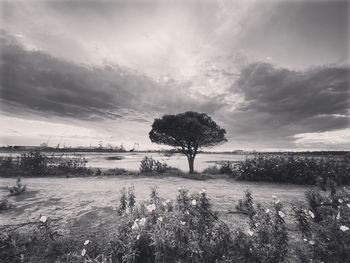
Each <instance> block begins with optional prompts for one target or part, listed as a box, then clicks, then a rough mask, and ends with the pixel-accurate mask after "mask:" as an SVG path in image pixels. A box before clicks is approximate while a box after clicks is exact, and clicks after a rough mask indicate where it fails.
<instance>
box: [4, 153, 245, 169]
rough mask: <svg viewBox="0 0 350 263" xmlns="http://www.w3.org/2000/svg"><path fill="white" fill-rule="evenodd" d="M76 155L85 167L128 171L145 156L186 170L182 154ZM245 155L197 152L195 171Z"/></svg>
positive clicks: (56, 154)
mask: <svg viewBox="0 0 350 263" xmlns="http://www.w3.org/2000/svg"><path fill="white" fill-rule="evenodd" d="M45 154H46V155H48V156H51V155H55V156H61V155H63V156H64V157H67V158H71V157H74V153H72V152H67V153H61V152H60V153H57V152H56V153H45ZM8 155H12V156H18V155H20V153H19V152H11V153H9V152H1V153H0V156H8ZM77 155H79V156H81V157H84V158H86V160H87V161H88V163H87V164H86V166H87V167H92V168H101V169H111V168H116V167H118V168H124V169H126V170H130V171H137V170H139V166H140V162H141V160H142V159H143V158H144V157H145V156H149V157H152V158H153V159H154V160H158V161H160V162H165V163H167V164H168V165H170V166H172V167H176V168H179V169H181V170H183V171H187V170H188V162H187V158H186V156H185V155H183V154H174V155H172V156H170V157H169V156H166V155H164V154H159V153H145V152H125V153H111V152H108V153H101V152H79V153H77ZM245 158H246V156H245V155H238V154H223V153H214V154H209V153H199V154H198V155H197V156H196V159H195V162H194V166H195V170H196V171H199V172H200V171H202V170H203V169H205V168H207V167H208V166H213V165H215V164H218V163H220V162H225V161H230V162H237V161H242V160H245Z"/></svg>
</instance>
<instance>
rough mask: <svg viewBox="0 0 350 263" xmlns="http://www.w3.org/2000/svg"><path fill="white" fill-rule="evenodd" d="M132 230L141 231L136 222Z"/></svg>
mask: <svg viewBox="0 0 350 263" xmlns="http://www.w3.org/2000/svg"><path fill="white" fill-rule="evenodd" d="M131 229H132V230H138V229H139V225H138V224H137V223H136V222H134V224H133V225H132V227H131Z"/></svg>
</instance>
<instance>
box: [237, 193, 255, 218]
mask: <svg viewBox="0 0 350 263" xmlns="http://www.w3.org/2000/svg"><path fill="white" fill-rule="evenodd" d="M244 195H245V198H244V199H241V200H238V204H237V205H236V209H237V211H239V212H242V213H244V214H247V215H250V214H252V213H254V208H253V204H254V202H253V197H252V193H251V192H250V191H249V190H246V191H244Z"/></svg>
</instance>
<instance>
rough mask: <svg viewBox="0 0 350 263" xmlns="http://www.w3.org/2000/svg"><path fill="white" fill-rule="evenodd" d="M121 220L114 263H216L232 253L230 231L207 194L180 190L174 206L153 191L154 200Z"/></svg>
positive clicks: (113, 243)
mask: <svg viewBox="0 0 350 263" xmlns="http://www.w3.org/2000/svg"><path fill="white" fill-rule="evenodd" d="M121 220H122V222H121V224H120V225H119V227H118V229H117V231H116V234H115V237H114V238H113V240H112V241H111V243H112V247H113V249H112V251H113V253H112V254H113V260H120V261H124V262H178V261H180V262H213V261H215V260H217V259H219V258H221V257H222V256H223V255H224V253H225V252H226V251H227V249H228V245H229V240H230V234H229V231H228V228H227V226H226V224H224V223H222V222H221V221H220V220H218V217H217V215H216V214H215V212H214V211H212V210H211V204H210V203H209V200H208V198H207V196H206V192H205V190H202V191H200V192H199V193H197V194H193V195H189V194H188V191H187V190H186V189H183V188H180V189H179V195H178V197H177V199H176V203H175V204H173V203H172V201H170V200H165V201H163V200H161V198H160V197H159V196H158V192H157V189H156V188H153V189H152V191H151V196H150V200H149V201H147V202H145V203H143V204H141V205H140V206H137V207H135V209H134V210H133V212H132V213H125V214H124V215H123V217H122V219H121Z"/></svg>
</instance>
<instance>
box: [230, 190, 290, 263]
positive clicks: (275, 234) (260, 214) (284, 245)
mask: <svg viewBox="0 0 350 263" xmlns="http://www.w3.org/2000/svg"><path fill="white" fill-rule="evenodd" d="M240 204H241V205H240V206H239V208H238V209H239V210H242V211H244V212H245V213H246V214H247V215H248V217H249V226H250V229H249V230H248V231H247V233H244V232H242V231H238V232H237V235H236V236H235V238H234V242H233V244H232V248H231V250H232V251H233V254H232V255H231V259H232V260H233V262H257V263H258V262H271V263H272V262H284V261H285V258H286V254H287V251H288V233H287V228H286V223H285V220H284V218H285V216H286V214H285V213H284V212H283V206H282V204H281V203H280V202H279V200H278V199H277V197H276V198H275V200H274V203H273V209H271V210H270V209H266V208H264V206H263V205H261V204H259V203H257V204H255V203H254V201H253V197H252V195H251V193H250V192H249V191H245V199H244V200H243V201H241V202H240ZM231 262H232V261H231Z"/></svg>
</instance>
